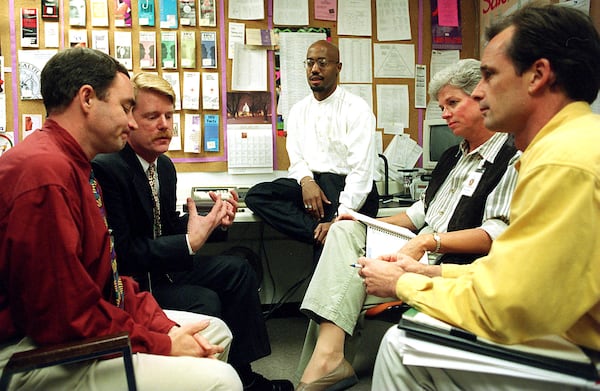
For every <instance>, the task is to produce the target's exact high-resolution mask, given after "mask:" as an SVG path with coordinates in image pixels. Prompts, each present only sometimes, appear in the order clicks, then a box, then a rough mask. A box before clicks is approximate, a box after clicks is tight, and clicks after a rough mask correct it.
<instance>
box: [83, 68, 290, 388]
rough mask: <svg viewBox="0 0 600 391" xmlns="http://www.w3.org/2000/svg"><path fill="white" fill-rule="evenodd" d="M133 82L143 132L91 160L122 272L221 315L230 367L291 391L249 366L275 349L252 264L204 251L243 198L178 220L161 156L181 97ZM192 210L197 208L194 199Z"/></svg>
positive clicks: (149, 81)
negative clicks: (230, 336)
mask: <svg viewBox="0 0 600 391" xmlns="http://www.w3.org/2000/svg"><path fill="white" fill-rule="evenodd" d="M132 83H133V85H134V92H135V98H136V105H135V108H134V110H133V116H134V119H135V120H136V123H137V126H138V129H137V130H135V131H133V132H131V133H130V135H129V137H128V140H127V144H126V146H125V148H124V149H123V150H122V151H120V152H118V153H112V154H105V155H100V156H98V157H97V158H96V159H94V161H93V167H94V172H95V173H96V177H97V178H98V180H99V182H100V184H101V186H102V189H103V192H104V199H105V204H106V208H107V214H108V216H107V217H108V224H109V227H110V228H111V229H112V230H113V232H114V235H115V248H116V251H117V254H118V255H119V259H120V262H119V271H120V272H121V273H122V274H131V275H134V276H135V277H137V278H138V279H139V280H140V281H147V282H148V284H147V288H148V289H150V290H151V291H152V293H153V294H154V296H155V297H156V299H157V301H158V303H159V304H160V305H161V306H162V307H163V308H169V309H177V310H185V311H190V312H199V313H204V314H211V315H215V316H219V317H221V318H222V319H223V320H224V321H225V322H226V323H227V325H228V326H229V328H230V329H231V331H232V333H233V336H234V342H233V343H232V345H231V350H230V354H229V361H230V363H231V364H232V365H233V367H234V368H235V369H236V370H237V371H238V374H239V375H240V378H241V379H242V383H243V384H244V389H248V390H292V389H293V386H292V383H291V382H289V381H287V380H272V381H271V380H267V379H265V378H264V377H263V376H261V375H259V374H257V373H254V372H253V371H252V369H251V365H250V363H251V362H252V361H254V360H257V359H259V358H261V357H264V356H267V355H269V354H270V350H271V349H270V345H269V339H268V335H267V330H266V327H265V323H264V319H263V317H262V313H261V308H260V299H259V297H258V281H257V278H256V275H255V273H254V271H253V269H252V268H251V266H250V265H249V263H248V262H247V261H246V260H244V259H243V258H240V257H235V256H202V255H200V254H199V253H198V251H199V250H200V249H201V247H202V246H203V245H204V243H205V242H206V241H207V240H208V238H209V236H211V234H213V231H215V232H216V233H218V232H219V231H220V230H221V227H227V226H229V225H231V224H232V223H233V219H234V217H235V212H236V209H237V195H236V194H235V192H232V194H231V198H230V199H229V200H227V201H223V200H221V199H220V197H219V196H217V195H216V194H214V193H213V194H212V197H213V200H214V201H215V205H214V207H213V209H212V210H211V211H210V212H209V213H208V215H206V216H189V215H187V214H186V215H183V216H180V215H179V213H178V212H177V211H176V207H175V205H176V185H177V183H176V182H177V173H176V171H175V166H174V165H173V162H172V161H171V159H169V158H168V157H167V156H165V155H163V153H164V152H166V151H167V150H168V148H169V144H170V141H171V138H172V129H173V111H174V103H175V93H174V91H173V89H172V87H171V85H170V84H169V83H168V82H167V81H165V80H164V79H163V78H161V77H159V76H157V75H153V74H150V73H140V74H138V75H136V76H135V77H134V78H133V79H132ZM156 176H157V177H156ZM188 206H190V207H194V204H193V202H192V201H191V199H188ZM223 212H225V213H223ZM223 215H225V217H222V218H221V217H219V216H223ZM148 274H149V276H148Z"/></svg>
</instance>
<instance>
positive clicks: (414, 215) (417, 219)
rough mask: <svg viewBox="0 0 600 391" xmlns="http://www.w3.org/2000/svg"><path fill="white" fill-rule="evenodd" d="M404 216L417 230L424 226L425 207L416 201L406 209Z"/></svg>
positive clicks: (421, 202)
mask: <svg viewBox="0 0 600 391" xmlns="http://www.w3.org/2000/svg"><path fill="white" fill-rule="evenodd" d="M406 215H407V216H408V218H409V219H410V221H411V222H412V223H413V225H414V226H415V227H416V228H417V229H421V228H423V227H424V226H425V206H424V205H423V201H417V202H415V203H414V204H412V205H411V206H409V207H408V208H407V209H406Z"/></svg>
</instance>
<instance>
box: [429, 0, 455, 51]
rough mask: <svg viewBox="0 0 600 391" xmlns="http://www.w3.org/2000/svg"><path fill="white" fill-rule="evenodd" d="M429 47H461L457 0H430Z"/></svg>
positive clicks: (445, 48)
mask: <svg viewBox="0 0 600 391" xmlns="http://www.w3.org/2000/svg"><path fill="white" fill-rule="evenodd" d="M431 10H432V11H431V40H432V42H431V48H432V49H438V50H440V49H444V50H460V49H462V32H461V29H460V2H459V1H458V0H449V1H443V0H431Z"/></svg>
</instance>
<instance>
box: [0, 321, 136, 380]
mask: <svg viewBox="0 0 600 391" xmlns="http://www.w3.org/2000/svg"><path fill="white" fill-rule="evenodd" d="M109 355H115V356H123V359H124V360H125V369H126V372H127V376H128V382H129V381H130V375H131V376H132V377H133V365H132V360H131V344H130V342H129V336H128V335H127V333H126V332H121V333H117V334H111V335H107V336H102V337H93V338H88V339H84V340H81V341H75V342H69V343H64V344H58V345H52V346H45V347H41V348H37V349H32V350H26V351H22V352H17V353H14V354H13V355H12V356H11V357H10V359H9V361H8V363H7V364H6V366H5V367H4V370H3V372H2V378H1V379H0V390H3V389H6V388H8V384H9V383H10V377H11V376H12V375H13V374H15V373H19V372H26V371H30V370H33V369H40V368H45V367H49V366H53V365H61V364H69V363H75V362H79V361H85V360H91V359H94V358H99V357H104V356H109ZM133 382H134V387H135V379H133ZM130 387H131V384H130ZM130 389H131V388H130Z"/></svg>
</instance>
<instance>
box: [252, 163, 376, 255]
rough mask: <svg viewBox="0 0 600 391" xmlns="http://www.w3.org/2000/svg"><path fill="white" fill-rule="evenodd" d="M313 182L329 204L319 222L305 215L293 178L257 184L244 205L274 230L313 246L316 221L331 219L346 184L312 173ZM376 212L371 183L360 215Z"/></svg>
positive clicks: (337, 177) (340, 177)
mask: <svg viewBox="0 0 600 391" xmlns="http://www.w3.org/2000/svg"><path fill="white" fill-rule="evenodd" d="M314 179H315V182H317V184H318V185H319V187H320V188H321V190H323V193H325V196H327V198H328V199H329V200H330V201H331V204H330V205H328V204H323V208H324V212H325V213H324V214H325V217H324V218H323V219H322V220H320V221H319V220H317V219H315V218H313V217H312V216H311V215H310V214H308V213H306V210H305V209H304V201H303V200H302V187H301V186H300V185H299V184H298V182H296V180H295V179H289V178H279V179H276V180H274V181H272V182H263V183H259V184H257V185H255V186H253V187H252V188H250V190H248V193H247V194H246V197H245V198H244V201H245V202H246V206H248V208H250V210H252V212H254V213H255V214H257V215H258V216H259V217H260V218H261V219H262V220H263V221H265V222H266V223H267V224H269V225H271V226H272V227H273V228H275V229H276V230H277V231H279V232H282V233H284V234H286V235H288V236H290V237H291V238H292V239H295V240H299V241H302V242H305V243H309V244H314V231H315V228H317V225H318V224H319V223H320V222H329V221H331V220H333V218H334V217H335V214H336V212H337V210H338V206H339V205H338V200H339V198H340V193H341V192H342V190H344V186H345V185H346V177H345V176H344V175H338V174H331V173H322V174H319V173H315V174H314ZM378 209H379V195H378V193H377V187H376V186H375V183H373V188H372V190H371V193H369V195H368V197H367V200H366V201H365V203H364V205H363V207H362V208H361V210H360V213H363V214H365V215H367V216H371V217H375V216H376V215H377V211H378Z"/></svg>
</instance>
